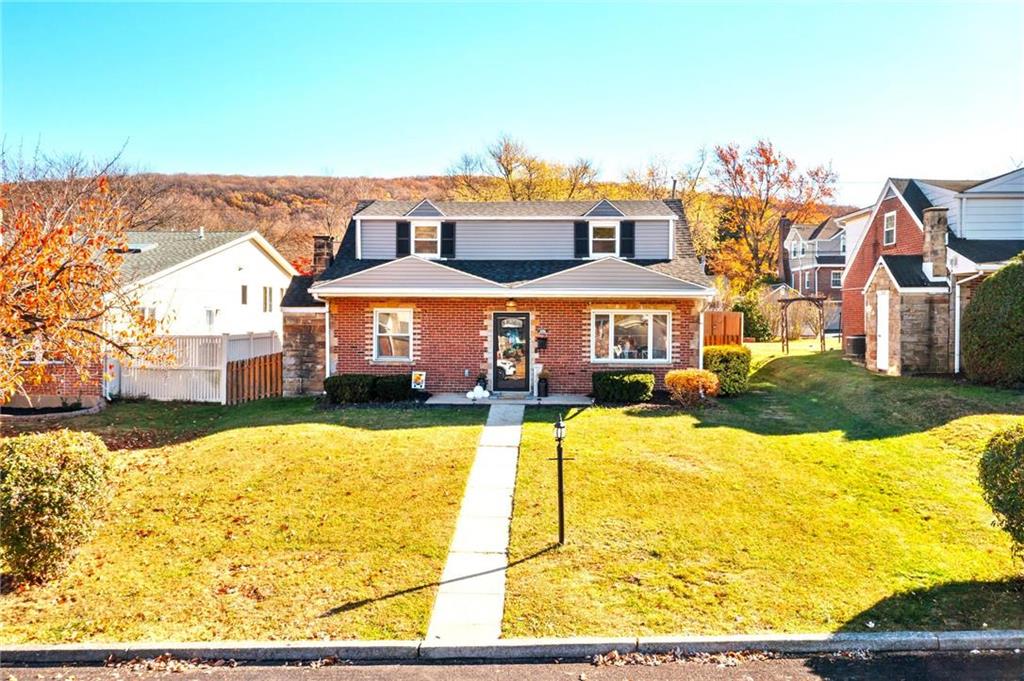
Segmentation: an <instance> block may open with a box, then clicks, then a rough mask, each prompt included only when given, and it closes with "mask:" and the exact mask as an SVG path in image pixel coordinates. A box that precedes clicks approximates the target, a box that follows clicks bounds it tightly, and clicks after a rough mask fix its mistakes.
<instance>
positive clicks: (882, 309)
mask: <svg viewBox="0 0 1024 681" xmlns="http://www.w3.org/2000/svg"><path fill="white" fill-rule="evenodd" d="M875 367H876V368H877V369H878V370H879V371H888V370H889V292H888V291H879V292H878V294H877V295H876V296H875Z"/></svg>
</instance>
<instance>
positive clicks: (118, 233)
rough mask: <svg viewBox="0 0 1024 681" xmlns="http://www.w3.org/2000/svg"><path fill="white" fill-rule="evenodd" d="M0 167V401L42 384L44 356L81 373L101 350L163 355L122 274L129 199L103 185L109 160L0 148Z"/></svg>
mask: <svg viewBox="0 0 1024 681" xmlns="http://www.w3.org/2000/svg"><path fill="white" fill-rule="evenodd" d="M0 171H2V173H3V176H2V178H0V211H2V212H0V216H2V219H0V404H2V403H3V402H4V401H6V400H8V399H10V398H11V396H13V395H14V394H15V393H19V392H20V393H22V394H25V395H28V388H29V387H30V386H32V385H34V384H39V383H42V382H45V381H46V380H47V378H48V374H47V369H48V367H49V366H50V364H49V362H52V361H59V362H62V363H64V364H65V365H70V366H71V367H73V368H74V369H75V370H76V371H77V372H78V373H79V374H80V375H81V376H82V378H87V377H88V375H89V373H90V372H94V371H97V370H99V368H100V367H101V366H102V358H103V355H104V353H109V354H111V355H113V356H116V357H118V358H120V359H124V360H135V361H162V360H166V359H167V358H168V352H167V345H166V343H165V342H164V341H162V340H161V339H160V338H159V337H158V336H157V332H158V328H157V322H156V321H155V320H153V319H147V318H146V315H145V314H144V312H143V310H142V308H140V306H139V301H138V298H137V293H136V292H135V291H133V290H131V288H128V287H125V286H124V283H123V281H122V277H121V265H122V263H123V262H124V258H125V254H126V253H127V252H128V251H127V249H128V241H127V229H128V228H129V227H130V225H131V224H132V219H133V218H132V215H131V210H130V208H131V206H132V205H134V204H133V201H132V200H131V198H130V197H127V196H126V195H125V194H124V193H121V192H118V191H114V190H112V189H111V182H110V181H109V179H108V175H107V174H108V172H110V171H111V166H106V167H101V168H91V167H90V166H88V165H87V164H85V163H84V162H82V161H79V160H74V159H64V160H51V159H38V158H37V159H34V160H32V161H30V162H27V163H26V162H24V161H22V160H20V159H19V160H15V161H11V160H10V159H9V158H8V157H7V155H6V154H3V155H0Z"/></svg>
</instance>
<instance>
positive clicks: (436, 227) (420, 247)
mask: <svg viewBox="0 0 1024 681" xmlns="http://www.w3.org/2000/svg"><path fill="white" fill-rule="evenodd" d="M412 252H413V254H415V255H418V256H420V257H423V258H440V257H441V225H440V223H437V222H414V223H412Z"/></svg>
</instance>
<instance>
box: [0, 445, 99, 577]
mask: <svg viewBox="0 0 1024 681" xmlns="http://www.w3.org/2000/svg"><path fill="white" fill-rule="evenodd" d="M110 491H111V484H110V462H109V453H108V451H107V446H106V445H105V444H103V440H101V439H99V438H98V437H96V436H95V435H93V434H92V433H76V432H72V431H69V430H59V431H52V432H48V433H39V434H36V435H20V436H18V437H11V438H5V439H2V440H0V517H2V518H3V522H2V523H0V556H2V558H3V562H4V564H5V565H6V567H7V569H8V570H9V571H10V572H11V573H12V574H13V575H14V578H15V579H17V580H20V581H26V582H43V581H46V580H47V579H52V578H53V577H56V576H58V575H60V574H61V573H62V572H63V571H64V570H65V569H66V568H67V566H68V565H69V564H70V563H71V561H72V559H73V558H74V557H75V554H76V553H77V552H78V549H79V547H80V546H81V544H82V543H83V542H85V541H86V540H87V539H89V537H90V536H92V533H93V531H94V529H95V526H96V522H97V519H98V517H99V512H100V509H102V508H103V507H104V505H105V502H106V501H107V499H108V498H109V496H110Z"/></svg>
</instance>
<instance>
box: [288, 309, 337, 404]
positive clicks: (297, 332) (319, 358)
mask: <svg viewBox="0 0 1024 681" xmlns="http://www.w3.org/2000/svg"><path fill="white" fill-rule="evenodd" d="M324 310H325V308H309V311H304V312H285V313H284V342H283V347H282V352H283V355H282V358H283V365H284V372H283V379H284V394H285V395H308V394H317V393H321V392H323V390H324V373H325V367H326V366H327V364H326V362H327V356H326V349H325V348H324V334H325V333H326V330H327V329H326V320H325V314H324Z"/></svg>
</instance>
